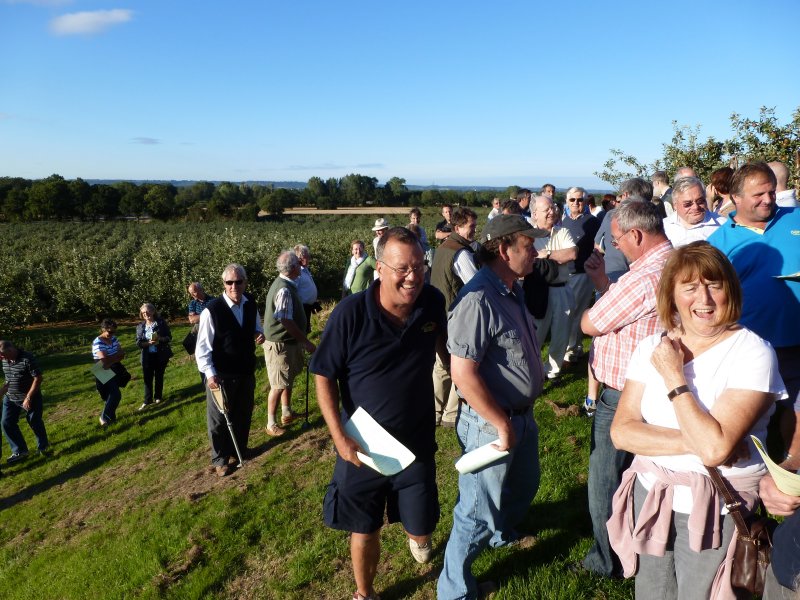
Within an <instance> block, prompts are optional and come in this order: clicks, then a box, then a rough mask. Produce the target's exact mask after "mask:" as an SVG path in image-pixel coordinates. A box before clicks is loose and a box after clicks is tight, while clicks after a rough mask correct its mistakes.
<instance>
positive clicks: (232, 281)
mask: <svg viewBox="0 0 800 600" xmlns="http://www.w3.org/2000/svg"><path fill="white" fill-rule="evenodd" d="M243 283H244V280H243V279H230V280H228V281H226V282H225V285H242V284H243Z"/></svg>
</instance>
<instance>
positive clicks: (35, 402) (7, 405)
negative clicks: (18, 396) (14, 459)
mask: <svg viewBox="0 0 800 600" xmlns="http://www.w3.org/2000/svg"><path fill="white" fill-rule="evenodd" d="M30 407H31V409H30V410H29V411H26V410H25V409H24V408H22V403H21V402H20V403H19V404H18V403H16V402H14V401H13V400H12V399H11V398H9V397H8V396H5V397H4V398H3V421H2V422H3V433H4V434H5V436H6V440H8V445H9V447H10V448H11V454H15V453H17V452H27V451H28V444H26V443H25V438H24V437H22V431H20V429H19V415H20V413H22V412H24V413H25V419H26V420H27V421H28V425H29V426H30V428H31V431H33V435H34V436H36V445H37V447H38V448H39V450H44V449H45V448H47V446H48V445H49V444H48V442H47V431H45V428H44V421H43V420H42V394H40V393H37V394H34V395H33V397H32V398H31V404H30Z"/></svg>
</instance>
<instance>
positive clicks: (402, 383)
mask: <svg viewBox="0 0 800 600" xmlns="http://www.w3.org/2000/svg"><path fill="white" fill-rule="evenodd" d="M379 285H380V281H375V282H373V284H372V285H371V286H370V287H369V288H368V289H367V290H366V291H364V292H360V293H357V294H353V295H352V296H348V297H347V298H345V299H344V300H342V301H341V302H340V303H339V304H338V305H337V306H336V308H335V309H334V310H333V312H332V313H331V316H330V317H329V318H328V322H327V324H326V325H325V331H324V332H323V334H322V340H321V341H320V343H319V346H318V347H317V350H316V352H314V354H313V356H312V359H311V364H310V366H309V369H310V370H311V372H312V373H316V374H318V375H323V376H325V377H327V378H328V379H331V380H335V381H337V382H338V384H339V394H340V398H341V404H342V419H343V420H344V421H346V420H348V419H349V418H350V416H351V415H352V414H353V413H354V412H355V410H356V409H357V408H358V407H359V406H361V407H363V408H364V410H366V411H367V412H368V413H369V414H370V415H371V416H372V417H373V418H374V419H375V420H376V421H377V422H378V423H380V424H381V426H383V427H384V429H386V430H387V431H388V432H389V433H391V434H392V435H393V436H394V437H395V438H397V439H398V440H399V441H400V442H402V443H403V444H404V445H405V446H407V447H408V448H409V449H410V450H411V451H412V452H413V453H414V454H415V455H417V456H419V457H422V456H429V455H432V454H433V453H434V452H435V451H436V442H435V440H434V433H435V427H436V426H435V423H436V417H435V412H434V402H433V379H432V378H431V372H432V371H433V363H434V359H435V354H436V339H437V337H438V336H439V335H440V334H444V332H446V331H447V315H446V312H445V306H444V296H442V294H441V292H439V291H438V290H437V289H436V288H434V287H432V286H430V285H427V284H426V285H425V286H423V289H422V292H421V293H420V295H419V298H417V301H416V303H415V304H414V308H413V310H412V312H411V315H410V316H409V318H408V321H407V322H406V325H405V327H404V328H402V329H400V328H398V327H397V326H395V325H393V324H391V323H390V322H389V320H388V319H387V318H386V317H385V316H384V315H383V314H382V313H381V311H380V309H379V308H378V304H377V302H376V300H375V294H376V293H377V289H378V286H379Z"/></svg>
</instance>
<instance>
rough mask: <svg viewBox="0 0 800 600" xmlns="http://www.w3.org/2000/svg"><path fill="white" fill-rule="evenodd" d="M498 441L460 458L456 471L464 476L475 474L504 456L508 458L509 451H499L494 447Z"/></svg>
mask: <svg viewBox="0 0 800 600" xmlns="http://www.w3.org/2000/svg"><path fill="white" fill-rule="evenodd" d="M496 441H497V440H495V441H494V442H489V443H488V444H484V445H483V446H481V447H480V448H475V450H471V451H470V452H467V453H466V454H464V455H463V456H462V457H461V458H459V459H458V460H457V461H456V469H457V470H458V472H459V473H461V474H462V475H466V474H467V473H474V472H475V471H477V470H479V469H482V468H483V467H486V466H488V465H491V464H492V463H494V462H497V461H498V460H500V459H501V458H503V457H504V456H508V450H498V449H497V448H495V447H494V446H493V445H492V444H494V443H495V442H496Z"/></svg>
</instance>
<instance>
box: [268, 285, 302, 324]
mask: <svg viewBox="0 0 800 600" xmlns="http://www.w3.org/2000/svg"><path fill="white" fill-rule="evenodd" d="M278 277H280V278H281V279H283V280H284V281H285V282H286V283H288V284H289V285H293V286H294V287H296V288H297V287H299V286H298V284H297V282H296V281H295V280H294V279H291V278H289V277H287V276H286V275H278ZM300 301H301V302H302V301H303V300H302V298H301V299H300ZM272 318H273V319H275V320H276V321H280V320H281V319H286V320H287V321H291V320H292V319H293V318H294V311H293V310H292V293H291V292H290V291H289V289H288V288H285V287H284V288H281V289H279V290H278V292H277V293H276V294H275V312H274V313H272Z"/></svg>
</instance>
